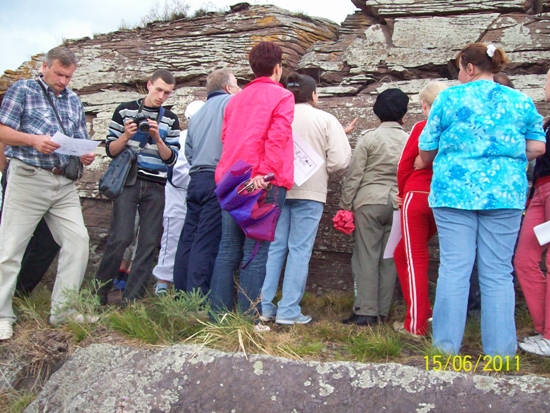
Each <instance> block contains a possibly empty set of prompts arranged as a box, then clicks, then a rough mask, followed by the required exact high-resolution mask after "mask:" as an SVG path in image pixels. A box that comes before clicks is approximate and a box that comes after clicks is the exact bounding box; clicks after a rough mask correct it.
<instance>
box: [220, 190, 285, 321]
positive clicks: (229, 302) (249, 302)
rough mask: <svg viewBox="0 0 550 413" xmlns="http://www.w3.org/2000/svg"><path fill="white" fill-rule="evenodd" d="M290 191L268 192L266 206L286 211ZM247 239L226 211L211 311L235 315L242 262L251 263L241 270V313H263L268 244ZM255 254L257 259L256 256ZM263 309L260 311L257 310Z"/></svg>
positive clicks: (238, 302)
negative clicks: (236, 275) (236, 273)
mask: <svg viewBox="0 0 550 413" xmlns="http://www.w3.org/2000/svg"><path fill="white" fill-rule="evenodd" d="M285 198H286V189H285V188H283V187H279V186H273V188H272V189H271V190H270V191H268V193H267V197H266V201H265V202H266V204H270V203H271V204H272V203H277V205H279V207H280V208H282V206H283V204H284V202H285ZM257 244H258V241H255V240H253V239H249V238H245V236H244V232H243V231H242V229H241V228H240V227H239V225H238V224H237V223H236V222H235V220H234V219H233V217H231V215H230V214H229V212H227V211H222V239H221V242H220V250H219V252H218V256H217V258H216V264H215V265H214V272H213V274H212V283H211V285H210V300H211V307H212V310H213V311H214V312H222V311H227V310H228V311H231V310H233V307H234V297H235V294H234V291H235V272H236V271H237V270H238V269H239V266H240V265H241V262H244V263H248V264H247V265H246V267H245V268H242V269H241V270H240V274H239V280H238V283H237V290H238V294H237V296H238V297H237V304H238V310H239V311H240V312H242V313H246V312H249V313H253V314H254V315H256V312H260V313H261V305H259V304H260V303H259V301H260V294H261V290H262V286H263V283H264V279H265V271H266V268H265V265H266V262H267V253H268V251H269V245H270V244H271V243H270V242H268V241H261V242H259V244H258V245H257ZM253 251H256V255H255V256H254V258H253V259H252V261H250V262H249V260H250V258H251V257H252V256H253ZM257 307H260V308H257Z"/></svg>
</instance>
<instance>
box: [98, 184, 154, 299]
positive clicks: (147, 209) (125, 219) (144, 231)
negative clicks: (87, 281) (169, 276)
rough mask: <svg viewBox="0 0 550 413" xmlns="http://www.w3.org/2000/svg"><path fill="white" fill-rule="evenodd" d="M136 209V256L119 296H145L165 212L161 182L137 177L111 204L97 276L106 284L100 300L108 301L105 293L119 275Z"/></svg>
mask: <svg viewBox="0 0 550 413" xmlns="http://www.w3.org/2000/svg"><path fill="white" fill-rule="evenodd" d="M137 211H139V235H138V242H137V247H136V257H135V259H134V261H133V263H132V269H131V270H130V275H129V276H128V283H127V284H126V288H125V289H124V293H123V295H122V298H123V300H125V301H126V300H134V299H139V298H142V297H143V296H144V295H145V292H146V287H147V280H148V279H149V277H150V276H151V270H152V269H153V260H154V257H155V249H156V248H157V246H158V243H159V239H160V236H161V234H162V213H163V211H164V185H162V184H158V183H156V182H150V181H145V180H142V179H137V180H136V183H135V184H133V185H130V186H127V187H125V188H124V190H123V191H122V193H121V194H120V196H119V197H118V198H116V199H115V201H114V205H113V214H112V216H111V226H110V228H109V238H108V239H107V245H106V246H105V252H104V253H103V258H102V259H101V263H100V264H99V268H98V270H97V273H96V276H95V277H96V279H97V280H99V281H101V282H102V283H106V284H105V285H104V286H103V287H101V288H100V289H99V291H98V295H99V297H100V301H101V302H102V303H104V304H105V303H106V302H107V293H108V292H109V290H110V289H111V287H112V285H113V280H114V278H115V277H116V276H117V275H118V270H119V268H120V262H121V261H122V256H123V255H124V250H125V249H126V247H128V245H130V244H131V243H132V240H133V238H134V224H135V219H136V212H137Z"/></svg>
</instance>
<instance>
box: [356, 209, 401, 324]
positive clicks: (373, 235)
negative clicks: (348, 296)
mask: <svg viewBox="0 0 550 413" xmlns="http://www.w3.org/2000/svg"><path fill="white" fill-rule="evenodd" d="M393 211H394V209H393V206H392V202H391V199H390V198H388V203H387V205H363V206H362V207H360V208H358V209H357V210H356V211H355V250H354V251H353V256H352V257H351V270H352V273H353V278H354V279H355V285H356V288H357V291H356V294H355V302H354V305H353V307H354V313H355V314H358V315H366V316H387V315H388V312H389V311H390V306H391V301H392V297H393V289H394V287H395V280H396V277H397V272H396V270H395V265H394V263H393V258H389V259H383V258H382V257H383V256H384V249H385V248H386V243H387V242H388V237H389V236H390V231H391V226H392V221H393Z"/></svg>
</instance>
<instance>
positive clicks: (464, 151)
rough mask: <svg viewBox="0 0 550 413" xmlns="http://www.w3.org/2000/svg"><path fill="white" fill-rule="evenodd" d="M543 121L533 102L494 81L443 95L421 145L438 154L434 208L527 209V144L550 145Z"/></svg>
mask: <svg viewBox="0 0 550 413" xmlns="http://www.w3.org/2000/svg"><path fill="white" fill-rule="evenodd" d="M542 120H543V119H542V116H541V115H540V114H539V113H538V112H537V109H536V108H535V105H534V104H533V101H532V100H531V98H529V97H528V96H527V95H525V94H523V93H521V92H519V91H517V90H514V89H511V88H509V87H506V86H502V85H499V84H497V83H494V82H492V81H489V80H477V81H474V82H469V83H465V84H462V85H458V86H453V87H450V88H447V89H445V90H444V91H442V92H441V93H440V94H439V96H438V97H437V99H436V100H435V102H434V104H433V106H432V109H431V111H430V116H429V118H428V123H427V125H426V127H425V128H424V131H423V132H422V134H421V135H420V138H419V143H418V147H419V148H420V149H421V150H423V151H431V150H435V149H437V150H438V153H437V155H436V157H435V159H434V163H433V171H434V174H433V178H432V185H431V190H430V196H429V198H428V199H429V203H430V206H431V207H432V208H437V207H448V208H457V209H466V210H486V209H504V208H511V209H523V208H524V206H525V198H526V194H527V177H526V173H525V171H526V168H527V157H526V155H525V141H526V140H536V141H542V142H545V141H546V139H545V136H544V131H543V130H542Z"/></svg>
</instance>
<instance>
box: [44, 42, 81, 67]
mask: <svg viewBox="0 0 550 413" xmlns="http://www.w3.org/2000/svg"><path fill="white" fill-rule="evenodd" d="M54 60H57V61H58V62H59V63H61V66H64V67H69V66H72V65H75V66H76V65H77V64H78V59H77V58H76V55H75V54H74V52H73V51H72V50H71V49H69V48H68V47H65V46H58V47H54V48H53V49H51V50H50V51H49V52H48V53H46V58H45V59H44V61H45V62H46V65H47V66H48V67H52V65H53V62H54Z"/></svg>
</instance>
